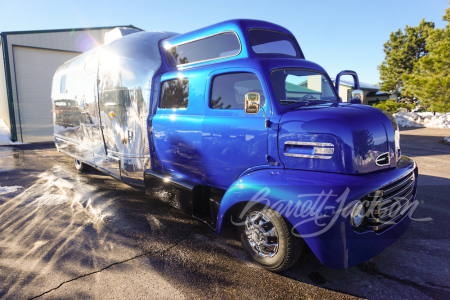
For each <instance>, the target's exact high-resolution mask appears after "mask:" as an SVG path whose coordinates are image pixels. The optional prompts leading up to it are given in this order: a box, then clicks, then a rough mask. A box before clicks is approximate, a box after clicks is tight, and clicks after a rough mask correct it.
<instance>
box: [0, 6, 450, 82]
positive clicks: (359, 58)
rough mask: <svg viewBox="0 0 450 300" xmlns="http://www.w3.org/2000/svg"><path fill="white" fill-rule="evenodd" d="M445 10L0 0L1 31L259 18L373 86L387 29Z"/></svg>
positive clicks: (162, 26)
mask: <svg viewBox="0 0 450 300" xmlns="http://www.w3.org/2000/svg"><path fill="white" fill-rule="evenodd" d="M448 7H449V2H448V0H420V1H418V0H389V1H388V0H371V1H369V0H343V1H328V0H320V1H311V0H308V1H306V0H297V1H267V0H260V1H253V0H227V1H215V0H209V1H208V0H207V1H204V0H189V1H186V0H185V1H175V0H171V1H161V0H160V1H154V0H148V1H134V0H126V1H116V0H109V1H94V0H90V1H85V0H77V1H62V0H58V1H33V0H28V1H22V0H13V1H11V0H6V1H5V0H0V31H2V32H3V31H20V30H42V29H62V28H80V27H101V26H115V25H134V26H136V27H138V28H141V29H143V30H147V31H153V30H161V31H173V32H179V33H184V32H188V31H191V30H195V29H198V28H201V27H204V26H208V25H211V24H214V23H218V22H221V21H224V20H229V19H237V18H243V19H259V20H264V21H269V22H273V23H276V24H279V25H281V26H283V27H286V28H287V29H289V30H290V31H291V32H292V33H293V34H294V36H295V37H296V38H297V40H298V42H299V44H300V47H301V48H302V50H303V53H304V54H305V57H306V59H308V60H311V61H314V62H315V63H318V64H319V65H321V66H322V67H324V68H325V70H327V72H328V73H329V75H330V76H331V77H335V76H336V74H337V73H339V72H340V71H341V70H354V71H356V72H357V73H358V76H359V79H360V81H361V82H366V83H369V84H376V83H378V82H379V81H380V79H379V72H378V70H377V66H378V65H380V64H381V62H382V61H383V59H384V52H383V44H384V43H385V42H386V41H387V40H388V39H389V35H390V33H391V32H392V31H396V30H398V29H399V28H402V29H403V28H405V26H406V25H410V26H417V25H418V24H419V23H420V21H421V20H422V19H423V18H425V20H426V21H433V22H435V23H436V27H437V28H443V27H444V26H445V25H446V22H444V21H442V15H443V14H444V12H445V9H446V8H448Z"/></svg>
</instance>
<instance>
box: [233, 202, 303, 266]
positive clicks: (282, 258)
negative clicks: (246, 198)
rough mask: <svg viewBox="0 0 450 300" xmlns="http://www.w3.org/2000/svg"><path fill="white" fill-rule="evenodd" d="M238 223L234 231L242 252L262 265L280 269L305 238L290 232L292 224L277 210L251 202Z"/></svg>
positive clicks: (295, 254) (296, 253)
mask: <svg viewBox="0 0 450 300" xmlns="http://www.w3.org/2000/svg"><path fill="white" fill-rule="evenodd" d="M241 224H242V225H240V226H238V233H239V238H240V240H241V243H242V246H243V247H244V250H245V252H247V254H248V255H249V256H250V258H251V259H252V260H253V261H254V262H256V263H258V264H259V265H261V266H262V267H264V268H265V269H267V270H269V271H272V272H281V271H283V270H286V269H288V268H290V267H291V266H292V265H294V264H295V263H296V262H297V261H298V259H299V258H300V255H301V254H302V250H303V245H304V243H305V242H304V241H303V239H301V238H300V237H296V236H294V235H293V234H292V226H291V225H290V224H289V223H288V222H287V221H286V220H285V219H284V218H283V216H282V215H280V214H279V213H278V212H277V211H275V210H273V209H271V208H268V207H265V206H263V205H261V204H257V205H254V206H253V207H252V208H251V209H249V210H248V211H247V213H246V214H245V216H244V219H243V220H241ZM273 229H274V230H273ZM255 241H256V242H255ZM264 242H265V244H264ZM274 244H277V246H273V245H274ZM265 245H270V246H269V247H266V246H265ZM258 250H259V251H258Z"/></svg>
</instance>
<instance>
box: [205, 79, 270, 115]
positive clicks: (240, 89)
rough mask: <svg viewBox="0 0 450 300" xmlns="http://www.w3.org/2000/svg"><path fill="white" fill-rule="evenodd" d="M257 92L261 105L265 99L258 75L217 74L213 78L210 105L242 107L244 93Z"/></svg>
mask: <svg viewBox="0 0 450 300" xmlns="http://www.w3.org/2000/svg"><path fill="white" fill-rule="evenodd" d="M249 92H256V93H259V95H260V97H261V102H260V103H261V105H262V106H264V103H265V102H266V99H265V97H264V92H263V89H262V86H261V82H260V81H259V79H258V77H257V76H256V75H255V74H252V73H231V74H224V75H218V76H216V77H215V78H214V80H213V85H212V93H211V98H210V107H211V108H213V109H244V101H245V94H247V93H249Z"/></svg>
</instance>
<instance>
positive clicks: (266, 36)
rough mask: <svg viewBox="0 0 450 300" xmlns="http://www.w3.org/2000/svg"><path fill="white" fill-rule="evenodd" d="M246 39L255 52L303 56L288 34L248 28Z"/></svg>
mask: <svg viewBox="0 0 450 300" xmlns="http://www.w3.org/2000/svg"><path fill="white" fill-rule="evenodd" d="M248 39H249V41H250V45H251V46H252V50H253V52H255V53H256V54H282V55H289V56H294V57H298V58H304V57H303V55H302V53H301V51H300V49H299V48H298V46H297V43H296V42H295V40H294V38H293V37H292V36H290V35H287V34H284V33H281V32H277V31H271V30H263V29H250V30H249V32H248Z"/></svg>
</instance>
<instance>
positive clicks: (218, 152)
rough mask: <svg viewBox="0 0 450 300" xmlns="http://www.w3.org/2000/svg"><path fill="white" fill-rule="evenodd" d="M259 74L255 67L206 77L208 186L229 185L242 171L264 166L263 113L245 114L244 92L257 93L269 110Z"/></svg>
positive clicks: (265, 136)
mask: <svg viewBox="0 0 450 300" xmlns="http://www.w3.org/2000/svg"><path fill="white" fill-rule="evenodd" d="M266 91H267V89H266V86H265V83H264V81H263V80H262V76H261V75H260V74H259V72H257V71H256V70H254V69H239V71H237V70H235V69H226V70H221V71H216V72H213V73H211V75H210V76H209V77H208V82H207V92H206V97H205V100H206V105H205V116H204V119H203V123H202V161H203V168H204V173H205V181H206V184H207V185H210V186H215V187H219V188H228V187H229V186H230V185H231V184H232V183H233V182H234V181H236V179H237V178H238V177H239V175H240V174H242V172H244V171H245V170H247V169H249V168H252V167H255V166H262V165H267V158H266V155H267V152H268V142H267V139H268V129H267V128H266V127H265V123H264V121H265V118H264V112H263V110H262V109H261V110H260V111H259V112H258V113H257V114H246V113H245V111H244V100H245V94H246V93H248V92H257V93H259V94H260V98H261V101H260V103H261V105H262V107H263V108H264V110H265V111H266V113H269V111H270V108H269V101H267V100H266V95H267V94H268V93H267V92H266Z"/></svg>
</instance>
